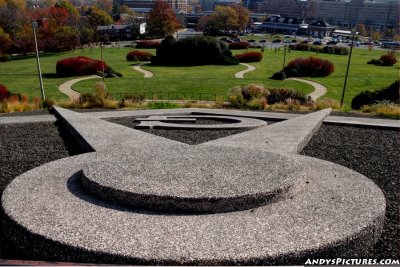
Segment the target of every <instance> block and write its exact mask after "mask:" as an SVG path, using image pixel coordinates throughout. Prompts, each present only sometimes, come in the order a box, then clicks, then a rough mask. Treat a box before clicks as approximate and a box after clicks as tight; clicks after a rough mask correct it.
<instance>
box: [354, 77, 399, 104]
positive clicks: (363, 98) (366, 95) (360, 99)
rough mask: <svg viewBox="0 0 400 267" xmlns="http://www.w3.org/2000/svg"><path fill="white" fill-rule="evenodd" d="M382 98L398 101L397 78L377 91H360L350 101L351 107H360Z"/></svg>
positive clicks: (382, 99)
mask: <svg viewBox="0 0 400 267" xmlns="http://www.w3.org/2000/svg"><path fill="white" fill-rule="evenodd" d="M384 100H386V101H390V102H394V103H400V96H399V80H397V81H395V82H394V83H392V84H391V85H390V86H389V87H386V88H382V89H379V90H377V91H362V92H361V93H359V94H358V95H356V96H355V97H354V98H353V100H352V101H351V108H352V109H360V108H362V107H363V106H364V105H370V104H375V103H376V102H378V101H384Z"/></svg>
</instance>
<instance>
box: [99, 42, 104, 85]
mask: <svg viewBox="0 0 400 267" xmlns="http://www.w3.org/2000/svg"><path fill="white" fill-rule="evenodd" d="M100 57H101V78H102V79H103V81H104V61H103V43H101V44H100Z"/></svg>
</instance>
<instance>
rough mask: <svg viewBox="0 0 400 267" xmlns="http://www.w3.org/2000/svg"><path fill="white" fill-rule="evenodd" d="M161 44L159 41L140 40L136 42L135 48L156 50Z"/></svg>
mask: <svg viewBox="0 0 400 267" xmlns="http://www.w3.org/2000/svg"><path fill="white" fill-rule="evenodd" d="M160 45H161V43H160V42H159V41H149V40H142V41H136V48H158V47H160Z"/></svg>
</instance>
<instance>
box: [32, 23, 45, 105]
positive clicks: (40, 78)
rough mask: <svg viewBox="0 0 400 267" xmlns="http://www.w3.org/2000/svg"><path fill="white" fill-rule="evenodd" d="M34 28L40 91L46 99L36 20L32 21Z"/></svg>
mask: <svg viewBox="0 0 400 267" xmlns="http://www.w3.org/2000/svg"><path fill="white" fill-rule="evenodd" d="M32 28H33V36H34V37H35V48H36V63H37V69H38V74H39V84H40V91H41V93H42V99H43V100H44V99H46V97H45V95H44V88H43V80H42V70H41V68H40V60H39V49H38V44H37V38H36V29H37V28H38V23H37V22H36V21H33V22H32Z"/></svg>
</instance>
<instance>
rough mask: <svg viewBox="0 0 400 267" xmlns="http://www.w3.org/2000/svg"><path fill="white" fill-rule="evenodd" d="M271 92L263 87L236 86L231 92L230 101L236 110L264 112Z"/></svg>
mask: <svg viewBox="0 0 400 267" xmlns="http://www.w3.org/2000/svg"><path fill="white" fill-rule="evenodd" d="M268 95H269V91H268V90H267V89H265V88H264V86H262V85H257V84H249V85H247V86H244V87H240V86H235V87H233V88H231V89H230V90H229V93H228V100H229V102H230V104H231V106H232V107H234V108H248V109H254V110H262V109H264V108H265V107H266V106H267V97H268Z"/></svg>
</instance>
